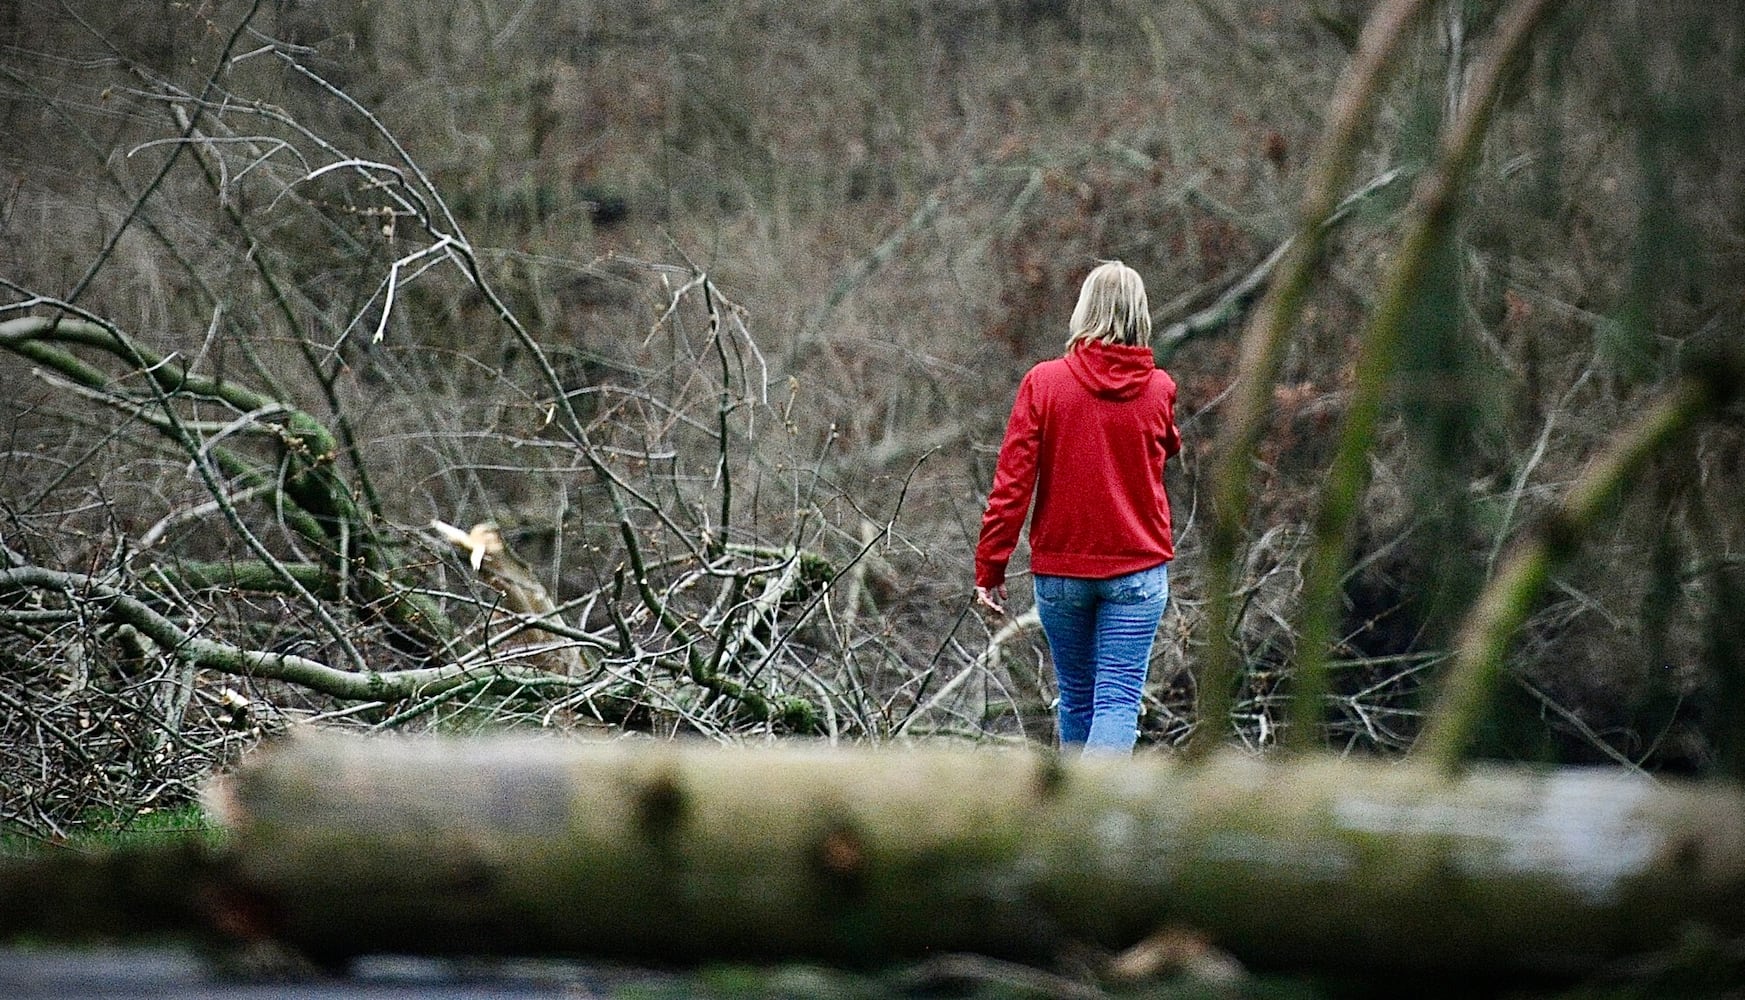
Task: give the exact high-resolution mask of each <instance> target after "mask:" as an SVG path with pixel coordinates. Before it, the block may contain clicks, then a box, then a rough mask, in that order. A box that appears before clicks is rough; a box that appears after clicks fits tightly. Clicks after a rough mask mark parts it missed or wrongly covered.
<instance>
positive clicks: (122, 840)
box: [0, 802, 221, 858]
mask: <svg viewBox="0 0 1745 1000" xmlns="http://www.w3.org/2000/svg"><path fill="white" fill-rule="evenodd" d="M220 835H221V834H220V831H219V829H218V827H217V825H216V824H214V823H213V822H212V819H211V818H210V817H209V816H207V815H206V811H205V810H204V809H202V808H201V807H200V804H199V803H197V802H188V803H184V804H182V805H179V806H174V807H171V808H166V809H153V808H150V807H147V808H144V809H140V810H137V811H126V812H116V811H113V810H100V811H96V812H92V813H89V814H87V815H85V816H82V817H80V819H79V822H77V823H75V824H72V825H70V826H69V827H68V829H67V836H65V837H43V836H40V835H37V834H34V833H27V832H24V831H21V830H17V829H14V828H7V827H0V858H16V857H27V856H29V855H33V854H40V853H42V852H43V851H52V850H73V851H87V852H98V851H113V850H122V849H125V848H132V847H148V846H154V845H160V844H170V843H175V842H178V841H182V840H186V839H188V838H195V839H199V840H203V841H206V842H208V843H216V842H217V841H218V840H219V838H220Z"/></svg>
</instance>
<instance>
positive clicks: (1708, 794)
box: [0, 736, 1745, 972]
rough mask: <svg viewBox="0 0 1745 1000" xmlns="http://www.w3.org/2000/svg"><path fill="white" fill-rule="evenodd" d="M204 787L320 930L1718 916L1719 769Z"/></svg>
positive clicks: (1738, 885)
mask: <svg viewBox="0 0 1745 1000" xmlns="http://www.w3.org/2000/svg"><path fill="white" fill-rule="evenodd" d="M213 801H214V805H215V809H216V811H217V812H218V814H219V816H220V818H221V821H222V822H223V824H224V825H225V826H226V827H227V829H228V831H229V836H228V841H227V844H226V847H225V848H224V850H223V852H222V857H221V858H220V859H219V860H218V861H217V862H215V865H214V868H213V873H212V874H211V876H210V877H211V878H212V879H213V880H215V881H214V884H212V885H208V886H206V887H204V888H201V889H199V890H197V892H198V894H200V895H202V896H203V897H204V898H207V899H209V900H213V901H216V902H213V903H212V904H210V905H211V906H212V913H213V916H211V917H210V918H209V919H210V920H212V921H214V922H217V923H221V924H223V925H225V926H227V927H230V928H232V929H235V928H236V927H238V926H241V927H243V928H245V929H246V930H247V931H248V932H249V933H253V934H264V935H270V936H273V937H277V938H279V939H281V940H283V941H286V942H288V943H290V944H293V945H295V946H297V947H299V948H301V949H303V950H305V951H306V952H307V953H309V954H310V955H313V956H316V957H321V958H342V957H344V956H347V955H352V954H361V953H369V952H416V953H522V954H552V953H565V954H585V955H604V956H617V957H626V958H644V959H656V960H660V961H696V960H714V959H755V958H791V957H817V958H823V959H828V960H834V961H842V962H851V963H863V962H879V961H883V960H890V959H898V958H903V957H913V956H918V955H922V954H926V953H930V952H943V951H974V952H983V953H988V954H994V955H1003V956H1010V957H1016V958H1023V959H1035V960H1046V959H1048V958H1049V957H1051V956H1052V955H1054V954H1055V953H1056V952H1057V951H1058V950H1059V949H1060V948H1061V947H1062V946H1064V945H1067V944H1071V943H1074V942H1091V943H1096V944H1100V945H1105V946H1113V947H1118V946H1125V945H1129V944H1132V943H1133V942H1135V941H1138V940H1140V939H1141V938H1144V937H1146V936H1148V935H1151V934H1153V933H1155V932H1158V931H1160V930H1171V929H1180V930H1182V931H1184V932H1189V933H1195V934H1199V935H1203V936H1204V937H1205V938H1207V939H1208V940H1210V941H1211V942H1213V943H1215V944H1217V945H1219V946H1221V947H1223V948H1226V949H1228V950H1229V951H1230V952H1232V953H1233V954H1235V955H1236V956H1237V957H1239V958H1241V959H1242V960H1244V961H1247V962H1251V963H1254V964H1257V965H1265V966H1287V965H1289V966H1353V965H1365V966H1372V967H1416V968H1432V969H1434V968H1442V969H1451V970H1462V971H1467V972H1479V971H1503V970H1516V969H1536V970H1544V971H1552V972H1556V971H1579V970H1585V969H1587V968H1591V963H1593V962H1595V961H1599V960H1605V959H1610V958H1615V957H1619V956H1624V955H1629V954H1634V953H1640V952H1644V951H1648V950H1652V949H1656V948H1659V947H1662V946H1666V945H1669V944H1672V943H1675V942H1676V941H1677V940H1678V939H1679V937H1680V936H1681V935H1682V934H1684V933H1685V932H1687V931H1689V930H1691V929H1693V928H1701V929H1705V930H1706V931H1708V932H1709V933H1711V934H1718V935H1725V936H1734V935H1738V934H1740V933H1741V932H1742V931H1745V906H1742V905H1741V904H1742V903H1745V792H1742V791H1741V789H1739V788H1738V787H1737V786H1734V785H1730V784H1716V785H1699V784H1684V783H1677V782H1670V781H1661V782H1657V781H1654V780H1651V779H1647V778H1643V777H1641V776H1633V775H1630V774H1627V773H1623V772H1617V771H1599V770H1582V771H1554V772H1532V771H1527V770H1519V769H1500V768H1499V769H1475V770H1472V771H1470V772H1467V773H1465V774H1464V775H1461V776H1456V777H1447V778H1443V777H1438V776H1436V775H1435V774H1434V773H1433V772H1431V771H1430V770H1428V769H1420V768H1417V767H1415V766H1401V765H1398V764H1387V763H1380V762H1372V761H1349V760H1345V761H1342V760H1335V759H1320V758H1312V759H1296V760H1291V761H1288V762H1280V763H1272V762H1267V761H1261V760H1256V759H1252V758H1246V757H1236V756H1229V757H1224V756H1214V757H1213V758H1211V759H1209V760H1207V761H1204V762H1202V763H1199V764H1196V765H1189V764H1184V763H1181V762H1179V761H1176V760H1173V759H1167V758H1160V757H1159V758H1143V757H1142V758H1139V759H1136V760H1133V761H1126V760H1115V761H1100V760H1083V761H1077V760H1075V761H1058V760H1056V759H1054V758H1052V757H1047V756H1041V755H1034V754H1029V753H1017V752H1011V753H1002V752H988V751H973V752H972V751H961V750H936V749H926V750H881V751H869V750H859V751H848V750H840V749H829V748H824V747H814V746H804V745H801V746H794V745H789V746H783V747H778V748H757V749H753V748H744V749H722V748H720V747H716V746H706V745H666V744H663V745H651V744H647V743H613V744H598V745H589V744H576V743H564V742H557V741H525V740H522V741H494V742H483V743H480V742H470V743H462V742H432V741H410V740H372V741H364V740H357V739H340V738H336V737H331V736H321V737H309V738H299V739H294V740H291V741H289V742H287V743H285V744H283V745H280V746H278V747H276V748H273V749H271V750H268V751H266V752H263V753H260V754H258V755H257V756H255V757H253V758H251V759H250V760H248V761H247V762H245V764H244V766H243V767H242V768H241V769H240V770H239V771H238V772H237V773H236V774H234V775H233V776H232V777H230V778H228V779H226V780H225V781H224V782H223V784H222V785H221V786H220V787H219V788H218V789H217V790H216V792H215V794H214V796H213ZM5 883H6V877H4V876H0V893H4V892H6V890H7V886H6V884H5ZM13 888H16V885H14V887H13ZM33 891H34V890H33ZM189 892H190V893H196V890H195V889H190V890H189ZM196 908H197V907H196ZM155 912H162V911H161V910H160V911H155ZM14 916H16V914H15V915H14ZM3 929H4V928H3V927H0V930H3Z"/></svg>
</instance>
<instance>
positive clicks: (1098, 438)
mask: <svg viewBox="0 0 1745 1000" xmlns="http://www.w3.org/2000/svg"><path fill="white" fill-rule="evenodd" d="M1180 450H1181V434H1180V433H1179V432H1178V431H1177V430H1176V426H1175V380H1174V379H1171V378H1170V377H1169V374H1168V373H1167V372H1165V371H1164V370H1163V369H1161V368H1158V367H1157V365H1156V362H1154V361H1153V360H1152V355H1151V348H1149V347H1144V346H1126V345H1119V344H1104V343H1100V342H1096V341H1090V342H1080V343H1079V345H1078V346H1076V347H1074V348H1073V349H1072V350H1071V351H1069V352H1067V355H1066V357H1064V358H1056V359H1054V360H1052V361H1044V362H1042V363H1041V364H1039V365H1037V366H1036V367H1034V368H1032V369H1030V372H1029V373H1028V374H1026V375H1025V376H1024V381H1023V382H1021V383H1019V385H1018V399H1017V401H1016V402H1014V403H1013V404H1012V417H1011V419H1010V420H1009V421H1008V422H1007V424H1006V439H1005V441H1004V442H1003V443H1002V444H1001V445H1000V460H999V465H998V466H997V468H996V469H995V471H994V486H993V489H992V490H990V491H989V492H988V509H987V512H986V513H985V514H983V515H982V535H981V541H980V542H979V543H978V544H977V545H976V567H975V570H976V586H978V587H995V586H998V585H1000V584H1002V583H1004V582H1005V579H1006V563H1007V562H1008V561H1009V560H1010V559H1011V558H1012V550H1013V549H1014V548H1015V547H1017V544H1018V532H1019V530H1020V529H1021V528H1023V526H1024V514H1025V512H1026V511H1027V510H1028V509H1029V507H1030V497H1031V494H1032V492H1034V493H1035V496H1036V513H1035V515H1034V516H1033V517H1032V518H1031V520H1030V569H1031V571H1032V572H1034V573H1040V574H1042V575H1044V576H1074V577H1082V578H1085V579H1093V580H1102V579H1107V578H1109V577H1112V576H1121V575H1123V574H1126V573H1136V572H1138V571H1139V570H1142V569H1150V568H1151V567H1153V566H1156V565H1158V564H1160V563H1166V562H1168V561H1170V560H1171V559H1173V558H1175V543H1174V541H1173V539H1172V538H1171V537H1170V529H1169V498H1168V497H1166V496H1164V492H1163V463H1164V462H1165V461H1166V460H1168V459H1169V457H1170V456H1171V455H1174V454H1175V453H1176V452H1178V451H1180Z"/></svg>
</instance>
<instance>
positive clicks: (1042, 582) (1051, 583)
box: [1030, 573, 1066, 604]
mask: <svg viewBox="0 0 1745 1000" xmlns="http://www.w3.org/2000/svg"><path fill="white" fill-rule="evenodd" d="M1030 583H1031V588H1032V589H1033V590H1034V591H1035V593H1036V599H1037V600H1039V601H1047V602H1048V603H1050V604H1059V603H1060V599H1061V597H1062V596H1064V595H1065V593H1066V580H1065V579H1063V578H1062V577H1058V576H1043V575H1042V574H1040V573H1037V574H1035V575H1034V576H1032V577H1031V578H1030Z"/></svg>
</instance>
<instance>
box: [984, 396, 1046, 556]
mask: <svg viewBox="0 0 1745 1000" xmlns="http://www.w3.org/2000/svg"><path fill="white" fill-rule="evenodd" d="M1034 375H1035V372H1034V371H1032V372H1031V373H1030V374H1027V375H1025V376H1024V380H1023V381H1022V382H1020V383H1019V384H1018V398H1017V399H1016V400H1014V401H1013V403H1012V416H1011V417H1010V419H1008V420H1007V421H1006V439H1005V440H1004V441H1002V442H1001V443H1000V458H999V462H998V463H997V464H996V465H995V467H994V485H993V488H992V489H990V490H989V491H988V508H987V510H986V511H985V512H984V513H983V514H982V534H981V539H980V541H978V542H977V543H976V566H975V571H976V586H978V587H997V586H999V585H1001V584H1002V583H1005V582H1006V563H1007V562H1009V561H1011V558H1012V550H1013V549H1015V548H1017V547H1018V533H1019V532H1021V531H1023V530H1024V517H1025V515H1026V514H1028V513H1029V512H1030V496H1031V494H1032V493H1034V492H1035V490H1036V456H1037V454H1038V453H1039V452H1040V450H1041V446H1042V421H1041V415H1040V414H1039V413H1038V412H1037V407H1036V389H1035V379H1034V377H1033V376H1034Z"/></svg>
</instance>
